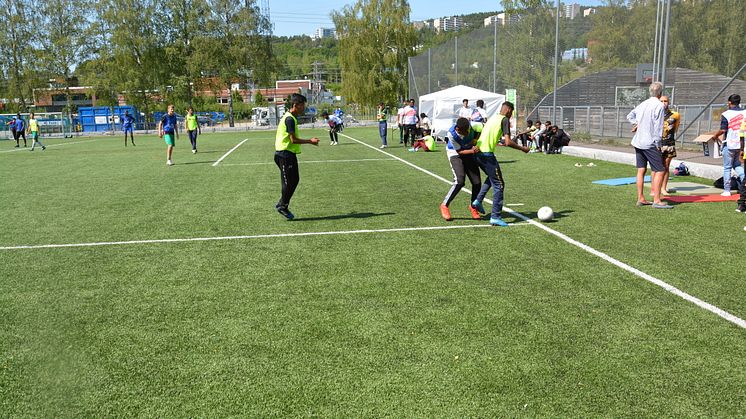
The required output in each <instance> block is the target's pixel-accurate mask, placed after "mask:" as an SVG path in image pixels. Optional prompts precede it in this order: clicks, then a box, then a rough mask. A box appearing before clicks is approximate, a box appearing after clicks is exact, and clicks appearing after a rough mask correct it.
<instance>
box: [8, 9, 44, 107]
mask: <svg viewBox="0 0 746 419" xmlns="http://www.w3.org/2000/svg"><path fill="white" fill-rule="evenodd" d="M0 9H2V11H3V12H2V14H0V27H2V28H3V30H2V31H0V51H3V53H2V56H3V61H2V63H3V64H2V69H3V72H4V73H5V76H6V80H7V82H6V89H7V94H8V95H9V96H11V97H12V98H13V99H16V100H17V101H18V102H17V103H15V101H12V102H11V108H12V109H13V110H22V111H25V110H27V109H28V105H29V104H31V102H32V96H33V93H32V89H33V87H34V84H36V83H38V79H36V77H35V74H34V69H33V68H32V64H33V62H34V57H33V52H34V45H33V42H34V40H35V36H34V30H35V26H34V25H33V24H32V22H31V21H30V20H29V19H30V16H32V13H31V10H32V9H33V4H32V3H31V1H29V0H1V1H0ZM35 79H36V80H35Z"/></svg>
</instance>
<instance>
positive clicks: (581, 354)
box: [0, 128, 746, 417]
mask: <svg viewBox="0 0 746 419" xmlns="http://www.w3.org/2000/svg"><path fill="white" fill-rule="evenodd" d="M344 134H346V135H349V136H352V137H354V138H356V139H359V140H361V141H363V142H365V143H367V144H370V145H372V146H374V148H369V147H365V146H364V145H361V144H359V143H357V142H354V141H353V140H350V139H349V138H346V137H344V136H342V137H340V145H339V146H334V147H330V146H329V145H328V141H327V137H326V132H325V131H323V130H316V131H313V130H305V131H303V133H302V135H303V136H304V137H308V136H310V135H318V136H319V137H320V138H322V145H321V146H319V147H313V146H309V145H304V146H303V153H302V154H301V155H300V157H299V160H300V162H301V163H300V172H301V182H300V185H299V187H298V190H297V191H296V194H295V196H294V198H293V201H292V203H291V210H292V211H293V212H294V213H295V214H296V216H297V219H296V220H294V221H292V222H288V221H286V220H284V219H283V218H282V217H281V216H280V215H279V214H277V213H276V212H275V210H274V204H275V203H276V201H277V199H278V198H279V189H280V182H279V172H278V169H277V167H276V166H275V165H274V163H273V160H272V154H273V144H274V133H273V132H269V131H263V132H248V133H247V132H236V133H223V134H205V135H203V136H201V137H200V139H199V142H200V146H199V150H200V152H199V153H197V154H194V155H193V154H191V153H189V147H188V142H187V141H186V139H185V138H184V137H182V140H181V141H180V142H179V143H178V144H177V149H176V151H175V155H174V161H175V163H176V165H175V166H173V167H167V166H166V165H165V146H164V145H163V143H162V141H161V140H159V139H157V138H156V137H154V136H151V137H138V138H136V141H137V144H138V145H137V147H135V148H132V147H127V148H126V149H125V148H124V147H123V145H122V141H121V139H120V138H119V137H116V138H111V137H107V138H97V139H92V140H87V139H86V140H79V139H76V140H53V141H49V145H50V146H51V147H48V148H47V150H45V151H43V152H41V151H40V150H37V151H34V152H33V153H31V152H27V151H18V152H15V151H12V152H7V153H6V152H2V153H0V178H1V179H2V181H0V196H2V198H3V199H2V200H0V211H1V213H2V214H4V221H3V222H2V226H3V227H2V229H0V247H4V246H18V245H43V244H64V243H91V242H105V241H132V240H152V239H181V238H199V237H225V236H246V235H250V236H264V237H256V238H245V239H236V240H219V241H202V242H172V243H144V244H121V245H110V246H97V247H69V248H51V249H20V250H0V412H2V414H1V415H2V416H8V417H91V416H93V417H101V416H158V417H172V416H178V417H192V416H194V417H222V416H282V417H285V416H327V417H328V416H331V417H380V416H396V417H516V416H521V417H523V416H529V417H530V416H534V417H546V416H555V417H568V416H572V417H584V416H605V417H610V416H613V417H618V416H635V417H639V416H644V417H661V416H666V417H693V416H710V417H739V416H744V415H745V414H746V356H744V354H745V353H746V352H744V348H746V330H744V329H742V328H740V327H738V326H736V325H734V324H732V323H730V322H728V321H726V320H724V319H722V318H721V317H718V316H716V315H715V314H713V313H711V312H709V311H706V310H703V309H701V308H699V307H697V306H695V305H694V304H692V303H690V302H688V301H685V300H683V299H681V298H679V297H677V296H675V295H673V294H671V293H668V292H666V291H665V290H663V289H662V288H660V287H657V286H655V285H653V284H650V283H649V282H646V281H645V280H643V279H642V278H640V277H638V276H635V275H633V274H632V273H629V272H627V271H624V270H622V269H621V268H619V267H616V266H614V265H612V264H610V263H608V262H606V261H604V260H602V259H600V258H598V257H597V256H594V255H592V254H590V253H588V252H586V251H584V250H582V249H580V248H578V247H576V246H573V245H571V244H568V243H567V242H565V241H563V240H561V239H560V238H558V237H556V236H554V235H551V234H549V233H547V232H545V231H544V230H542V229H540V228H538V227H536V226H534V225H530V224H526V223H525V221H523V219H522V218H520V217H518V216H515V215H511V214H510V213H508V212H506V214H505V219H506V221H508V222H510V223H513V224H514V225H513V226H511V227H508V228H476V227H475V228H465V229H453V230H415V231H387V232H366V233H362V232H361V233H355V234H344V235H324V236H289V237H282V236H272V235H277V234H286V233H289V234H293V233H313V232H341V231H353V230H392V229H401V228H418V227H434V226H444V225H449V226H450V225H463V226H478V225H484V224H485V223H486V222H487V221H486V220H481V221H475V220H471V219H470V217H469V213H468V211H467V208H466V206H467V204H468V196H469V194H468V193H467V192H465V191H462V192H461V194H460V195H459V196H458V197H457V199H456V200H455V201H454V203H453V204H452V205H451V210H452V213H453V215H454V217H455V220H454V221H452V222H450V223H448V222H445V221H444V220H442V219H441V218H440V214H439V210H438V205H439V204H440V202H441V201H442V199H443V196H444V195H445V193H446V192H447V190H448V189H449V185H448V184H447V183H445V182H443V181H441V180H438V179H436V178H434V177H432V176H430V175H428V174H426V173H424V172H422V171H419V170H417V169H415V168H413V167H411V166H408V165H406V164H404V163H403V162H401V161H399V160H395V159H394V158H395V157H398V158H401V159H404V160H406V161H409V162H411V163H413V164H415V165H416V166H418V167H421V168H423V169H426V170H429V171H431V172H433V173H434V174H436V175H439V176H442V177H444V178H446V179H450V177H451V171H450V167H449V165H448V162H447V159H446V156H445V152H444V151H442V150H441V151H439V152H435V153H422V152H419V153H411V152H407V151H406V150H405V149H404V148H403V147H400V146H398V145H397V144H396V142H398V138H396V137H393V136H392V137H390V138H389V143H390V144H392V146H391V147H390V148H388V149H386V150H385V151H386V152H387V153H389V154H384V153H381V152H380V151H378V150H377V146H378V145H379V144H380V143H379V142H378V135H377V129H376V128H361V129H351V128H348V129H346V130H345V132H344ZM244 138H249V140H248V141H247V142H246V143H244V144H243V145H242V146H241V147H239V148H238V149H236V150H235V151H234V152H233V153H232V154H231V155H229V156H228V157H227V158H225V159H224V160H223V161H222V162H221V163H220V164H219V165H217V166H213V163H214V162H215V161H216V160H218V159H219V158H220V157H221V156H223V154H224V153H226V152H227V151H228V150H230V149H231V148H232V147H233V146H235V145H236V144H238V143H239V142H240V141H241V140H243V139H244ZM72 141H86V142H81V143H76V144H68V145H59V146H57V144H60V143H62V142H72ZM52 145H54V146H52ZM10 146H11V145H10V143H9V142H2V143H0V148H2V147H5V148H4V149H2V150H0V151H6V150H12V149H11V148H9V147H10ZM498 159H499V160H500V162H501V166H502V169H503V173H504V176H505V180H506V185H507V186H506V194H505V202H506V204H511V205H512V206H510V207H509V208H512V209H513V210H515V211H518V212H520V213H521V214H523V215H524V216H527V217H529V218H531V219H535V217H536V211H537V209H538V208H539V207H541V206H545V205H548V206H551V207H552V208H553V209H554V210H555V212H556V213H557V214H558V217H557V218H556V219H555V220H554V221H552V222H549V223H546V224H545V225H547V226H549V227H550V228H552V229H554V230H556V231H559V232H561V233H563V234H566V235H567V236H569V237H571V238H573V239H575V240H578V241H579V242H582V243H584V244H586V245H588V246H591V247H592V248H594V249H596V250H598V251H601V252H604V253H605V254H607V255H609V256H610V257H613V258H616V259H618V260H619V261H621V262H623V263H626V264H628V265H630V266H632V267H634V268H637V269H639V270H641V271H643V272H645V273H647V274H649V275H652V276H654V277H656V278H658V279H661V280H663V281H665V282H667V283H669V284H671V285H674V286H676V287H678V288H679V289H681V290H682V291H684V292H687V293H689V294H691V295H694V296H696V297H698V298H700V299H702V300H704V301H706V302H708V303H711V304H713V305H715V306H717V307H719V308H721V309H723V310H727V311H729V312H730V313H732V314H734V315H736V316H738V317H741V318H746V303H744V302H745V301H746V289H745V288H744V287H743V278H742V277H743V275H742V271H743V262H742V261H743V256H742V253H743V252H742V251H741V249H742V247H743V246H742V244H743V242H744V238H746V236H745V235H746V233H745V232H744V231H743V226H744V225H746V217H745V216H744V215H743V214H739V213H735V212H734V211H733V208H734V207H735V205H734V204H733V203H704V204H702V203H700V204H681V205H676V207H675V209H673V210H671V211H660V210H654V209H652V208H650V207H644V208H639V207H636V206H635V186H634V185H628V186H619V187H609V186H603V185H594V184H591V181H593V180H598V179H604V178H612V177H626V176H632V175H634V168H632V167H629V166H624V165H619V164H613V163H607V162H602V161H595V162H594V163H595V164H596V165H597V166H595V167H587V166H585V164H586V163H588V162H589V161H590V160H585V159H580V158H573V157H570V156H567V155H556V156H554V155H550V156H546V155H540V154H529V155H525V154H522V153H519V152H517V151H515V150H505V149H501V150H499V153H498ZM343 160H358V161H347V162H346V161H343ZM334 161H336V162H334ZM577 162H582V163H584V166H583V167H580V168H577V167H574V164H575V163H577ZM675 180H676V179H674V180H673V181H672V183H671V185H672V186H675V183H673V182H674V181H675ZM685 180H687V181H692V180H694V181H700V182H702V183H709V182H708V181H706V180H703V179H696V178H695V179H691V178H686V179H685ZM517 204H522V205H517ZM488 210H489V206H488Z"/></svg>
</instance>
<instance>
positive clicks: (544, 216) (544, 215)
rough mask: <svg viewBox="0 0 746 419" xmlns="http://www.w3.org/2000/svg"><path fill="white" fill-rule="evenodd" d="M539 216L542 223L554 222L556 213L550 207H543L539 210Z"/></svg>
mask: <svg viewBox="0 0 746 419" xmlns="http://www.w3.org/2000/svg"><path fill="white" fill-rule="evenodd" d="M537 215H538V216H539V219H540V220H541V221H552V219H553V218H554V211H552V209H551V208H549V207H541V208H539V212H537Z"/></svg>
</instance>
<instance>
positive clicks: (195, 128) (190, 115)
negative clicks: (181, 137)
mask: <svg viewBox="0 0 746 419" xmlns="http://www.w3.org/2000/svg"><path fill="white" fill-rule="evenodd" d="M184 125H186V131H187V135H188V136H189V142H191V143H192V154H197V134H202V128H200V127H199V121H197V115H195V114H194V108H192V107H191V106H190V107H189V109H187V114H186V118H184Z"/></svg>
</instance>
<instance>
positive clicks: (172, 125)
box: [158, 105, 179, 166]
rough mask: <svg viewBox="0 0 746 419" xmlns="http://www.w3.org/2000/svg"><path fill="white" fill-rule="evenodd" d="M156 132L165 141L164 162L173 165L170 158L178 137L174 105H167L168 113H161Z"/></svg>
mask: <svg viewBox="0 0 746 419" xmlns="http://www.w3.org/2000/svg"><path fill="white" fill-rule="evenodd" d="M158 134H159V136H160V137H161V138H163V140H164V141H165V142H166V164H167V165H169V166H173V165H174V161H173V160H172V159H171V157H172V155H173V153H174V147H175V146H176V140H177V139H178V138H179V126H178V120H177V119H176V113H175V112H174V105H168V113H166V114H165V115H163V118H161V122H159V123H158Z"/></svg>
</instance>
